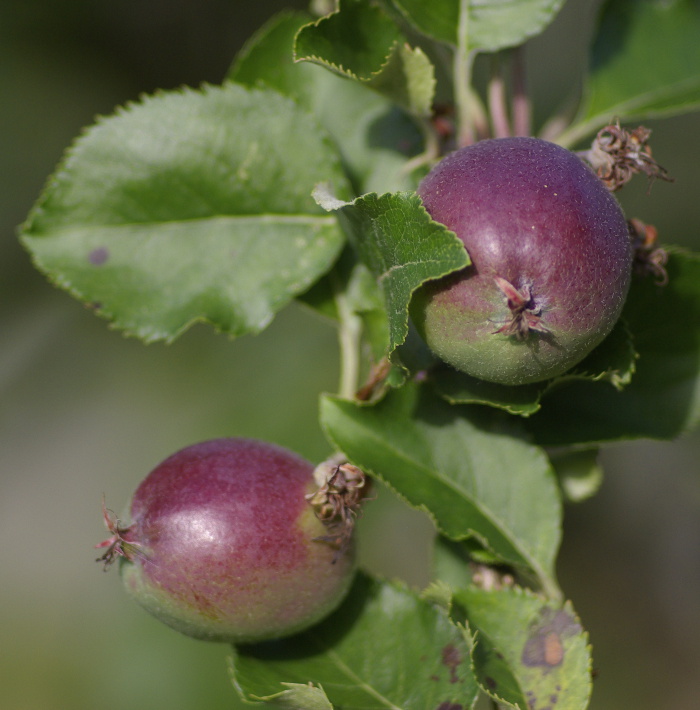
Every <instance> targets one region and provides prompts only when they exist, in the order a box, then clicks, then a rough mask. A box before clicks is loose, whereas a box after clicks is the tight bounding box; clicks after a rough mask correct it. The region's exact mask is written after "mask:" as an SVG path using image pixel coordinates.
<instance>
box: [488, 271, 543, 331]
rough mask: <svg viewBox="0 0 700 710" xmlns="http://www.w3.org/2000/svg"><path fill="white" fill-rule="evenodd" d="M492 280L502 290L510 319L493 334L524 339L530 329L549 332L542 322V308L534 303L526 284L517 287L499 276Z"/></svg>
mask: <svg viewBox="0 0 700 710" xmlns="http://www.w3.org/2000/svg"><path fill="white" fill-rule="evenodd" d="M494 281H495V282H496V286H498V288H500V289H501V291H502V292H503V295H504V296H505V298H506V303H507V305H508V308H509V310H510V314H511V315H510V320H509V321H508V322H507V323H505V324H504V325H502V326H501V327H500V328H499V329H498V330H494V334H496V333H500V334H502V335H513V336H515V338H516V340H525V338H527V336H528V335H529V333H530V331H531V330H534V331H537V332H538V333H549V328H547V327H546V326H545V325H544V323H542V318H541V313H542V309H541V308H540V307H539V306H537V305H536V304H535V302H534V300H533V298H532V294H531V293H530V287H529V286H528V285H527V284H525V285H524V286H523V287H522V288H520V289H517V288H515V286H513V284H511V283H510V282H509V281H506V280H505V279H503V278H501V277H500V276H495V277H494Z"/></svg>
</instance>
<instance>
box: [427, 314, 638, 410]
mask: <svg viewBox="0 0 700 710" xmlns="http://www.w3.org/2000/svg"><path fill="white" fill-rule="evenodd" d="M636 362H637V351H636V350H635V348H634V345H633V339H632V336H631V334H630V333H629V329H628V328H627V326H626V324H625V323H624V321H619V322H618V323H617V325H616V326H615V328H613V330H612V332H611V333H610V335H608V337H607V338H606V339H605V340H604V341H603V342H602V343H601V344H600V345H599V346H598V347H597V348H595V349H594V350H593V352H591V353H590V355H588V356H587V357H586V358H584V360H582V361H581V362H580V363H578V364H577V365H576V366H574V367H573V368H572V369H571V370H569V371H568V372H566V373H564V374H563V375H560V376H559V377H555V378H553V379H551V380H545V381H544V382H535V383H533V384H529V385H520V386H515V387H511V386H507V385H499V384H494V383H492V382H485V381H483V380H479V379H476V378H475V377H470V376H469V375H466V374H464V373H461V372H457V371H456V370H453V369H452V368H448V367H446V366H445V367H444V368H441V369H439V370H438V371H436V372H435V374H434V380H435V385H436V387H437V390H438V392H439V393H440V394H441V395H442V396H443V397H444V398H445V399H446V400H447V401H448V402H452V403H453V404H487V405H489V406H491V407H497V408H499V409H504V410H505V411H507V412H509V413H510V414H519V415H520V416H524V417H528V416H530V415H532V414H534V413H535V412H537V411H539V409H540V407H541V400H542V397H543V396H544V395H545V393H546V392H547V391H548V390H549V389H550V388H551V387H556V386H558V385H559V384H561V383H562V382H567V381H570V380H590V381H592V382H608V383H610V384H611V385H612V386H613V387H615V388H616V389H618V390H619V389H622V388H623V387H625V386H626V385H628V384H629V383H630V381H631V380H632V375H633V373H634V370H635V367H636Z"/></svg>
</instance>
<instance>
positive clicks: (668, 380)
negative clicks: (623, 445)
mask: <svg viewBox="0 0 700 710" xmlns="http://www.w3.org/2000/svg"><path fill="white" fill-rule="evenodd" d="M667 271H668V277H669V282H668V284H667V285H665V286H659V285H657V284H656V283H654V280H653V279H652V278H645V277H636V278H635V280H634V282H633V284H632V288H631V290H630V294H629V296H628V298H627V303H626V305H625V309H624V311H623V318H624V320H625V322H626V324H627V326H628V327H629V329H630V332H631V333H632V337H633V339H634V344H635V347H636V349H637V351H638V353H639V359H638V360H637V366H636V367H637V369H636V372H635V374H634V377H633V378H632V381H631V382H630V384H629V385H627V386H626V387H625V388H624V389H623V390H622V391H616V390H614V389H612V388H611V387H609V386H607V385H605V384H603V383H596V382H584V381H575V382H570V383H565V384H563V385H562V386H561V387H557V388H553V389H552V390H550V391H549V392H547V395H546V396H545V398H544V399H543V401H542V409H541V411H540V412H538V413H537V414H536V415H535V416H533V417H530V418H529V419H528V420H527V427H528V429H530V431H531V432H532V434H533V435H534V436H535V438H536V440H537V441H538V442H539V443H541V444H543V445H549V446H558V445H565V446H566V445H570V444H595V443H598V442H604V441H616V440H621V439H632V438H639V437H649V438H653V439H673V438H675V437H677V436H678V435H680V434H681V433H683V432H685V431H687V430H689V429H690V428H691V427H693V426H694V425H696V424H697V423H698V422H699V421H700V328H699V327H698V323H700V255H698V254H691V253H687V252H682V251H680V250H677V251H671V253H670V254H669V261H668V264H667Z"/></svg>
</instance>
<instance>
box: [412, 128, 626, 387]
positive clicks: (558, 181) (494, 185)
mask: <svg viewBox="0 0 700 710" xmlns="http://www.w3.org/2000/svg"><path fill="white" fill-rule="evenodd" d="M418 194H419V195H420V197H421V198H422V200H423V203H424V205H425V208H426V209H427V211H428V212H429V214H430V215H431V217H432V218H433V219H434V220H436V221H437V222H441V223H442V224H444V225H445V226H447V227H448V228H449V229H451V230H452V231H453V232H455V233H456V235H457V236H458V237H459V238H460V239H461V240H462V242H463V243H464V246H465V247H466V249H467V252H468V253H469V256H470V258H471V261H472V263H471V265H470V266H468V267H467V268H465V269H463V270H462V271H459V272H457V273H455V274H451V275H449V276H447V277H445V278H443V279H439V280H437V281H433V282H428V283H427V284H425V285H424V286H423V287H422V288H421V289H419V290H418V291H417V293H416V294H415V295H414V298H413V301H412V304H411V315H412V318H413V320H414V323H415V325H416V327H417V329H418V331H419V332H420V333H421V335H422V336H423V338H424V340H425V341H426V343H427V345H428V346H429V348H430V349H431V350H432V351H433V352H434V353H435V354H436V355H437V356H438V357H439V358H440V359H442V360H443V361H445V362H447V363H449V364H450V365H452V366H453V367H455V368H456V369H458V370H461V371H462V372H465V373H467V374H469V375H472V376H474V377H478V378H480V379H483V380H488V381H490V382H497V383H501V384H508V385H519V384H525V383H528V382H537V381H540V380H545V379H548V378H550V377H554V376H555V375H560V374H562V373H564V372H566V371H567V370H568V369H570V368H571V367H572V366H573V365H575V364H576V363H578V362H579V361H580V360H582V359H583V358H584V357H585V356H586V355H587V354H588V353H589V352H590V351H591V350H593V348H595V347H596V345H598V344H599V343H600V342H601V341H602V340H603V339H604V338H605V336H606V335H607V334H608V333H609V332H610V331H611V330H612V328H613V326H614V325H615V323H616V321H617V320H618V318H619V316H620V312H621V310H622V307H623V305H624V302H625V298H626V296H627V291H628V288H629V283H630V274H631V269H632V247H631V240H630V236H629V230H628V226H627V222H626V220H625V216H624V214H623V212H622V210H621V208H620V206H619V205H618V203H617V201H616V200H615V198H614V197H613V196H612V195H611V194H610V192H608V190H607V189H606V188H605V187H604V185H603V184H602V183H601V181H600V180H599V179H598V177H597V176H596V175H595V174H594V173H593V171H592V170H591V169H590V168H589V167H588V166H587V165H585V164H584V163H583V162H582V160H580V159H579V158H578V157H577V156H576V155H574V154H573V153H571V152H570V151H568V150H566V149H564V148H562V147H560V146H558V145H555V144H553V143H549V142H547V141H543V140H539V139H537V138H500V139H492V140H484V141H481V142H479V143H476V144H474V145H471V146H468V147H466V148H462V149H460V150H457V151H455V152H454V153H451V154H450V155H448V156H447V157H446V158H445V159H444V160H442V161H441V162H440V163H438V164H437V165H436V166H435V167H434V168H433V169H432V170H431V171H430V173H428V175H426V177H425V178H424V179H423V180H422V182H421V183H420V185H419V187H418Z"/></svg>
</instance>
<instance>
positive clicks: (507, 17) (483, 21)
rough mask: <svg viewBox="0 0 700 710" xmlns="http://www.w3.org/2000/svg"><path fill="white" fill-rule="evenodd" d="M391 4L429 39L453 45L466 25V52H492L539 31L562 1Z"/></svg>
mask: <svg viewBox="0 0 700 710" xmlns="http://www.w3.org/2000/svg"><path fill="white" fill-rule="evenodd" d="M393 4H394V5H395V6H396V7H397V8H398V9H399V10H400V11H401V12H402V13H403V15H404V16H405V17H406V19H408V20H409V22H411V24H413V25H414V26H415V27H416V28H417V29H418V30H419V31H420V32H422V33H423V34H425V35H427V36H428V37H432V38H433V39H436V40H439V41H440V42H445V43H447V44H451V45H453V46H456V45H457V31H458V30H457V28H458V26H459V24H460V22H466V28H467V37H468V42H467V46H468V49H469V50H478V51H482V52H495V51H497V50H499V49H505V48H506V47H514V46H516V45H519V44H522V43H523V42H525V40H527V39H529V38H530V37H533V36H535V35H537V34H539V33H540V32H542V31H543V30H544V29H545V27H547V25H549V23H550V22H552V20H553V19H554V18H555V17H556V14H557V12H559V10H560V8H561V6H562V5H563V4H564V0H499V1H498V2H484V1H483V0H431V1H430V2H426V1H425V0H393ZM464 12H466V18H465V17H464V16H463V13H464Z"/></svg>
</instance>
